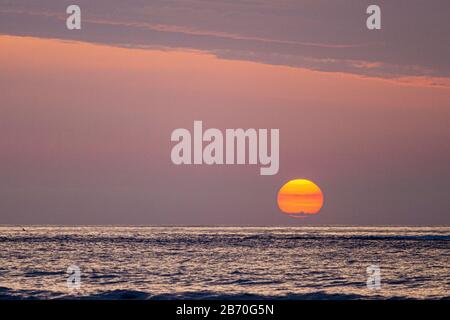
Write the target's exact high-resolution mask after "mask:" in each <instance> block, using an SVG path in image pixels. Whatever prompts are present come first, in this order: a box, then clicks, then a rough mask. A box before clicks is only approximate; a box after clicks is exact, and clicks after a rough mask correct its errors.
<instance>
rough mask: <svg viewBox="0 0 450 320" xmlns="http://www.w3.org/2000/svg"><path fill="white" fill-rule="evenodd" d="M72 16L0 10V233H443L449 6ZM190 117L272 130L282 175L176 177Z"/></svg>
mask: <svg viewBox="0 0 450 320" xmlns="http://www.w3.org/2000/svg"><path fill="white" fill-rule="evenodd" d="M72 3H74V2H72V1H39V2H37V1H36V2H31V1H0V49H1V50H0V88H1V102H0V128H1V131H0V132H1V135H0V147H1V148H0V164H1V166H0V178H1V179H0V223H13V224H48V223H57V224H115V223H117V224H190V225H198V224H256V225H278V224H291V225H304V224H359V225H365V224H368V225H373V224H378V225H380V224H401V225H434V224H445V225H449V224H450V197H449V194H450V165H449V163H450V143H449V141H450V139H449V138H450V110H449V108H450V81H449V76H450V61H449V59H448V57H449V56H450V40H449V39H450V22H449V20H448V13H449V12H450V3H449V2H448V1H378V2H377V4H379V5H380V6H381V8H382V30H380V31H369V30H367V29H366V27H365V19H366V14H365V8H366V7H367V5H368V4H369V1H317V0H316V1H276V2H275V1H200V0H188V1H169V0H164V1H77V2H75V3H76V4H79V5H80V7H81V9H82V30H81V31H68V30H66V29H65V17H66V15H65V8H66V6H67V5H68V4H72ZM370 3H371V2H370ZM23 36H26V37H23ZM67 40H77V41H67ZM194 120H202V121H203V123H204V126H205V127H206V128H211V127H215V128H219V129H223V130H224V129H226V128H239V127H242V128H279V129H280V171H279V173H278V174H277V175H274V176H260V175H259V166H222V167H219V166H197V167H194V166H175V165H173V164H172V163H171V161H170V150H171V147H172V146H173V143H171V142H170V134H171V132H172V130H174V129H176V128H181V127H184V128H188V129H191V128H192V124H193V121H194ZM191 130H192V129H191ZM294 178H307V179H311V180H313V181H314V182H316V183H317V184H318V185H319V186H320V187H321V189H322V190H323V192H324V194H325V206H324V208H323V209H322V211H321V212H320V213H319V214H318V215H317V216H315V217H310V218H308V219H292V218H289V217H287V216H285V215H284V214H282V213H281V212H280V211H279V210H278V208H277V204H276V194H277V191H278V189H279V188H280V187H281V186H282V185H283V184H284V183H285V182H286V181H288V180H290V179H294Z"/></svg>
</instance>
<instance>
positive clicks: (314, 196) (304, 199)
mask: <svg viewBox="0 0 450 320" xmlns="http://www.w3.org/2000/svg"><path fill="white" fill-rule="evenodd" d="M277 201H278V207H279V208H280V210H281V211H283V212H284V213H287V214H289V215H291V216H293V217H302V216H305V215H310V214H316V213H318V212H319V211H320V209H321V208H322V206H323V193H322V191H321V190H320V188H319V187H318V186H317V185H316V184H315V183H314V182H312V181H309V180H306V179H295V180H291V181H289V182H287V183H286V184H285V185H283V186H282V187H281V189H280V190H279V191H278V198H277Z"/></svg>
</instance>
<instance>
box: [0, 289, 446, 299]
mask: <svg viewBox="0 0 450 320" xmlns="http://www.w3.org/2000/svg"><path fill="white" fill-rule="evenodd" d="M49 299H50V300H367V299H408V298H407V297H403V296H396V297H388V298H387V297H383V296H376V295H375V296H364V295H358V294H334V293H326V292H323V291H317V292H312V293H304V294H297V293H295V294H285V295H278V296H274V295H259V294H250V293H240V294H226V293H222V292H211V291H196V292H179V293H170V294H156V295H152V294H151V293H148V292H145V291H138V290H111V291H105V292H99V293H95V294H90V295H67V294H63V293H56V292H50V291H39V290H12V289H10V288H5V287H0V300H49ZM444 299H450V297H445V298H444Z"/></svg>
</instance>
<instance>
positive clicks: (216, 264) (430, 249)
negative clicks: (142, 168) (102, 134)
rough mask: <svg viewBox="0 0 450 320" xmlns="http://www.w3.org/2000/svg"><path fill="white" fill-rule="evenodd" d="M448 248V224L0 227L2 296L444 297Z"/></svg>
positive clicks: (448, 270)
mask: <svg viewBox="0 0 450 320" xmlns="http://www.w3.org/2000/svg"><path fill="white" fill-rule="evenodd" d="M449 248H450V228H448V227H447V228H403V227H402V228H384V227H377V228H361V227H358V228H356V227H320V228H319V227H308V228H307V227H304V228H288V227H280V228H238V227H205V228H197V227H45V226H43V227H26V230H25V231H24V230H22V227H11V226H8V227H6V226H5V227H0V298H2V299H5V298H39V299H42V298H72V297H76V298H95V299H105V298H106V299H110V298H113V299H165V298H268V297H272V298H273V297H275V298H293V299H311V298H313V299H329V298H331V299H358V298H433V299H437V298H438V299H440V298H447V299H448V298H449V297H450V294H449V289H450V280H449V279H450V265H449V262H450V250H449ZM73 264H75V265H78V266H79V267H80V269H81V288H80V289H78V290H76V291H73V290H70V289H68V288H67V283H66V279H67V274H66V270H67V267H68V266H70V265H73ZM369 265H378V266H379V267H380V269H381V288H380V289H372V290H371V289H368V288H367V286H366V281H367V273H366V268H367V266H369Z"/></svg>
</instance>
